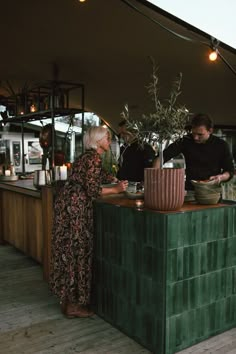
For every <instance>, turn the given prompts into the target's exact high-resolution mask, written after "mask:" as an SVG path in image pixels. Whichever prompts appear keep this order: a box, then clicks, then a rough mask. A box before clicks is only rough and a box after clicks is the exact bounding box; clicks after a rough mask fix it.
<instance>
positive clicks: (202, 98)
mask: <svg viewBox="0 0 236 354" xmlns="http://www.w3.org/2000/svg"><path fill="white" fill-rule="evenodd" d="M129 3H130V4H132V5H134V6H135V7H136V8H137V10H138V11H140V12H141V13H139V12H138V11H135V10H134V9H132V8H131V7H130V6H128V5H127V4H126V3H125V2H124V1H122V0H87V1H86V2H85V3H83V4H81V3H79V2H78V0H41V1H36V0H21V1H19V0H7V1H2V2H1V7H0V8H1V21H0V31H1V42H0V43H1V47H0V48H1V49H0V55H1V65H0V80H9V81H10V82H11V83H12V84H13V85H14V86H15V87H20V86H22V84H23V83H24V82H25V81H30V82H32V83H35V82H38V81H42V80H51V79H53V63H56V64H57V66H58V68H59V79H60V80H66V81H73V82H79V83H84V84H85V107H86V110H88V111H92V112H95V113H96V114H97V115H99V116H100V117H101V118H103V119H104V120H105V121H107V122H108V123H109V124H110V125H111V126H112V128H113V129H115V130H116V128H117V123H118V122H119V121H120V113H121V111H122V110H123V107H124V104H125V103H128V104H129V107H130V113H131V114H132V115H133V116H135V117H137V116H138V115H139V114H141V113H143V112H147V111H150V110H151V108H152V103H151V101H150V98H149V97H148V95H147V91H146V88H145V85H147V84H148V83H149V81H150V75H151V70H152V67H151V63H150V60H149V57H150V56H152V57H153V58H154V59H155V61H156V63H157V64H158V66H159V76H160V86H161V91H160V92H161V96H162V97H166V95H167V92H168V91H169V88H170V85H171V83H172V81H173V80H174V78H175V76H176V74H177V73H178V72H180V71H181V72H182V73H183V85H182V95H181V97H180V102H181V103H184V104H185V105H186V106H187V108H189V110H190V111H191V112H207V113H210V114H211V115H212V117H213V119H214V121H215V123H216V124H221V125H235V126H236V109H235V108H236V107H235V88H236V75H235V74H234V73H233V72H232V71H231V70H230V69H229V68H228V67H227V65H225V63H224V62H223V61H222V60H218V61H217V62H215V63H210V62H209V61H208V52H209V48H208V46H207V45H206V44H204V43H202V42H205V43H209V44H210V35H207V34H205V33H203V32H200V31H195V29H194V28H193V27H191V26H189V25H187V24H185V23H184V22H181V21H177V22H176V19H175V18H173V17H172V16H169V18H168V16H167V14H166V13H165V12H163V11H161V10H160V9H158V8H157V7H155V6H154V5H151V4H150V3H149V2H147V1H143V0H139V1H138V0H129ZM144 15H145V16H144ZM150 18H152V19H153V20H154V21H157V22H158V23H160V24H161V25H162V26H164V27H165V28H166V29H168V30H171V31H173V32H175V33H176V34H179V35H182V36H185V37H187V38H189V39H191V40H183V39H181V38H179V37H178V36H176V35H174V34H172V33H170V32H169V31H168V30H166V29H165V28H162V27H161V26H160V25H158V24H157V23H155V22H154V21H152V20H150ZM219 49H220V52H221V53H222V55H223V56H224V57H225V58H226V59H227V62H229V63H230V64H231V65H232V66H233V67H234V68H236V50H234V49H233V48H230V47H228V46H226V45H224V44H220V46H219ZM2 82H3V81H2ZM0 94H5V92H4V91H0ZM74 99H75V101H74V103H73V106H76V104H77V102H76V97H75V98H74Z"/></svg>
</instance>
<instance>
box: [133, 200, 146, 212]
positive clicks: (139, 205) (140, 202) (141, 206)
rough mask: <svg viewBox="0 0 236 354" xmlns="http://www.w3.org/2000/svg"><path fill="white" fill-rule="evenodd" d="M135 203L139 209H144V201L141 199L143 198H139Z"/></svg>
mask: <svg viewBox="0 0 236 354" xmlns="http://www.w3.org/2000/svg"><path fill="white" fill-rule="evenodd" d="M135 204H136V208H137V209H138V210H141V209H143V206H144V201H143V200H141V199H137V200H136V201H135Z"/></svg>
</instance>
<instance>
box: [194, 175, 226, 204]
mask: <svg viewBox="0 0 236 354" xmlns="http://www.w3.org/2000/svg"><path fill="white" fill-rule="evenodd" d="M191 182H192V184H193V186H194V189H195V193H194V194H195V199H196V201H197V202H198V203H199V204H217V203H218V202H219V200H220V197H221V187H220V186H219V185H218V184H216V183H215V181H194V180H192V181H191Z"/></svg>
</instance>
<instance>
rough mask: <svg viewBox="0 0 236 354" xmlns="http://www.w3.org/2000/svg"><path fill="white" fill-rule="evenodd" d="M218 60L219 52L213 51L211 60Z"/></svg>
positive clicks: (210, 56)
mask: <svg viewBox="0 0 236 354" xmlns="http://www.w3.org/2000/svg"><path fill="white" fill-rule="evenodd" d="M217 58H218V50H217V49H213V50H212V52H211V53H210V54H209V60H210V61H215V60H216V59H217Z"/></svg>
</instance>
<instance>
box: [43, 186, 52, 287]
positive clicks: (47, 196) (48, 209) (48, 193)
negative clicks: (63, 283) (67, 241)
mask: <svg viewBox="0 0 236 354" xmlns="http://www.w3.org/2000/svg"><path fill="white" fill-rule="evenodd" d="M41 193H42V218H43V275H44V279H45V280H46V281H48V280H49V272H50V257H51V235H52V221H53V187H51V186H43V187H42V189H41Z"/></svg>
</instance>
